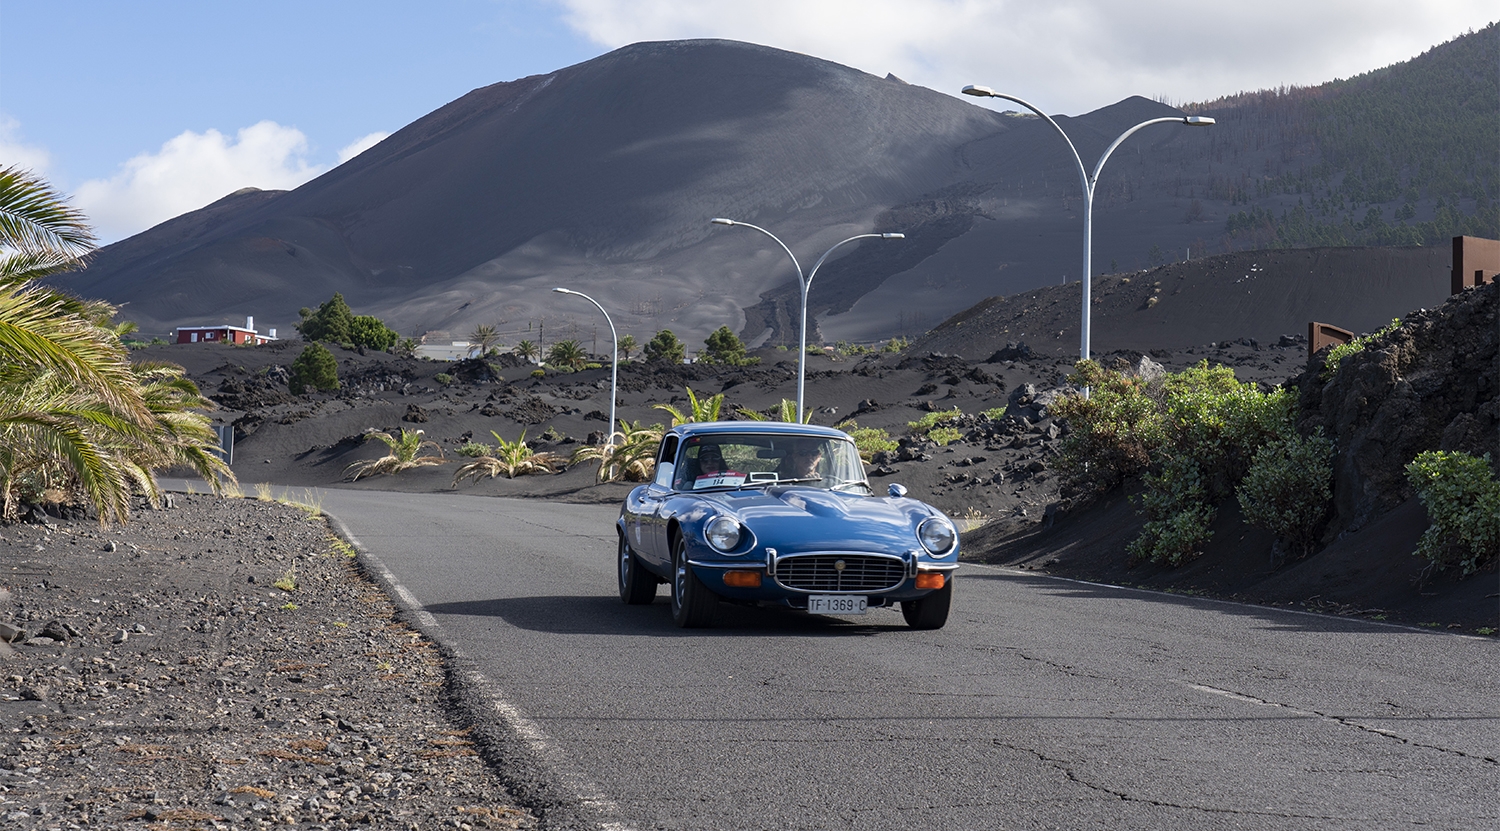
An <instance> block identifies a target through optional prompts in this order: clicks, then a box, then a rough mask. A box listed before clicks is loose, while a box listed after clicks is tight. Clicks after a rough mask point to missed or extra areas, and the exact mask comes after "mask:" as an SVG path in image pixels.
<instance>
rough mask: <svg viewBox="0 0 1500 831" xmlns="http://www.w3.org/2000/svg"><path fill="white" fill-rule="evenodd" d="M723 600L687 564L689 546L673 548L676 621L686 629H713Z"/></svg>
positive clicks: (680, 542)
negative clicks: (720, 601) (715, 614)
mask: <svg viewBox="0 0 1500 831" xmlns="http://www.w3.org/2000/svg"><path fill="white" fill-rule="evenodd" d="M718 608H719V596H718V595H716V594H714V593H713V592H711V591H709V590H708V588H707V587H706V586H704V585H703V583H702V581H700V580H699V579H698V575H696V574H694V573H693V567H692V566H690V565H688V562H687V543H686V542H683V541H682V540H680V539H679V540H678V541H677V544H676V545H675V546H673V547H672V621H673V622H674V623H676V624H677V625H678V626H681V627H682V628H684V629H697V628H701V627H704V626H712V625H713V622H714V613H715V612H716V611H718Z"/></svg>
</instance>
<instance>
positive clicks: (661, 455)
mask: <svg viewBox="0 0 1500 831" xmlns="http://www.w3.org/2000/svg"><path fill="white" fill-rule="evenodd" d="M676 458H677V437H676V436H667V437H666V438H664V439H662V440H661V449H659V450H658V451H657V453H656V480H655V482H654V484H655V485H657V486H658V487H662V488H670V487H672V472H673V471H674V470H675V469H676V466H675V465H673V461H675V460H676Z"/></svg>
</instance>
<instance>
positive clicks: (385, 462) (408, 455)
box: [344, 430, 448, 482]
mask: <svg viewBox="0 0 1500 831" xmlns="http://www.w3.org/2000/svg"><path fill="white" fill-rule="evenodd" d="M370 439H379V440H380V441H381V442H382V443H384V444H385V446H386V447H388V448H390V452H389V453H387V454H386V455H384V456H381V457H380V458H378V459H364V460H362V461H358V462H355V463H354V464H352V465H349V466H348V467H347V468H344V475H346V476H348V474H349V471H351V470H352V471H354V475H353V476H351V477H350V478H349V481H351V482H357V481H359V477H361V476H373V475H375V474H377V473H400V472H401V471H403V470H411V469H412V468H416V467H428V466H431V465H440V464H443V463H444V462H446V461H448V460H447V459H444V458H443V448H441V447H439V446H438V443H437V442H435V441H431V440H429V439H423V438H422V431H421V430H402V431H401V435H400V436H399V437H398V436H392V435H391V434H390V433H386V432H383V431H380V430H372V431H371V432H368V433H366V434H365V441H369V440H370ZM424 447H431V448H432V449H434V450H436V451H437V452H438V454H437V455H436V456H419V455H417V454H419V453H421V452H422V448H424Z"/></svg>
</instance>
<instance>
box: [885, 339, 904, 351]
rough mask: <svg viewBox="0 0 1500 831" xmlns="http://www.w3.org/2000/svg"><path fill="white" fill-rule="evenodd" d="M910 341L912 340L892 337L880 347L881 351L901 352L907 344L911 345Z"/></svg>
mask: <svg viewBox="0 0 1500 831" xmlns="http://www.w3.org/2000/svg"><path fill="white" fill-rule="evenodd" d="M910 343H911V342H910V341H908V340H907V339H906V338H891V339H890V340H888V341H886V344H885V346H882V347H881V348H880V351H881V352H900V351H901V350H903V349H905V348H906V347H907V346H909V345H910Z"/></svg>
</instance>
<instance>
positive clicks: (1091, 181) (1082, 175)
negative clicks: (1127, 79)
mask: <svg viewBox="0 0 1500 831" xmlns="http://www.w3.org/2000/svg"><path fill="white" fill-rule="evenodd" d="M963 93H964V95H976V96H979V97H981V98H1003V99H1005V100H1006V101H1014V102H1015V103H1017V104H1020V105H1021V106H1023V107H1025V108H1026V109H1028V110H1031V111H1032V112H1034V113H1036V114H1037V115H1039V116H1041V117H1042V118H1044V119H1046V121H1047V123H1048V124H1051V125H1052V127H1053V129H1055V130H1057V133H1058V135H1060V136H1062V137H1063V141H1065V142H1067V143H1068V150H1069V151H1071V152H1072V153H1073V161H1074V162H1076V163H1077V164H1078V179H1079V181H1080V182H1081V183H1082V185H1083V342H1082V345H1081V347H1080V349H1079V354H1080V356H1081V358H1082V360H1085V361H1086V360H1088V358H1089V326H1090V319H1089V301H1090V294H1091V292H1090V288H1091V286H1092V283H1093V272H1092V268H1093V261H1092V257H1093V247H1094V187H1095V186H1096V185H1098V184H1099V171H1100V170H1103V169H1104V163H1105V161H1107V160H1108V159H1109V156H1110V154H1111V153H1113V152H1115V148H1116V147H1119V146H1120V144H1121V143H1122V142H1124V141H1125V139H1127V138H1130V136H1132V135H1134V134H1135V131H1137V130H1139V129H1141V128H1142V127H1149V126H1151V125H1152V124H1186V125H1188V126H1190V127H1208V126H1210V125H1212V124H1213V123H1214V120H1213V119H1212V118H1209V117H1208V116H1201V115H1187V116H1176V117H1172V118H1152V119H1149V120H1147V121H1142V122H1141V123H1140V124H1137V125H1135V126H1134V127H1131V128H1130V129H1129V130H1126V131H1125V132H1123V133H1121V134H1120V137H1119V138H1117V139H1115V142H1114V144H1111V145H1110V146H1109V147H1108V149H1106V150H1105V151H1104V155H1102V156H1100V157H1099V162H1098V164H1095V165H1094V174H1093V175H1092V176H1090V175H1089V174H1088V171H1087V169H1086V168H1084V166H1083V159H1082V158H1081V157H1079V155H1078V148H1076V147H1074V146H1073V140H1072V139H1070V138H1068V134H1067V133H1065V132H1063V128H1062V127H1061V126H1060V125H1058V123H1057V122H1056V121H1053V120H1052V117H1051V116H1049V115H1047V114H1046V113H1044V112H1042V111H1041V110H1039V109H1037V108H1036V107H1034V106H1032V105H1031V104H1029V103H1027V102H1026V101H1023V100H1021V99H1020V98H1017V97H1015V96H1014V95H1006V94H1005V93H1003V92H995V91H994V90H992V89H990V88H989V87H979V86H974V85H972V84H971V85H969V86H966V87H964V88H963Z"/></svg>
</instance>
